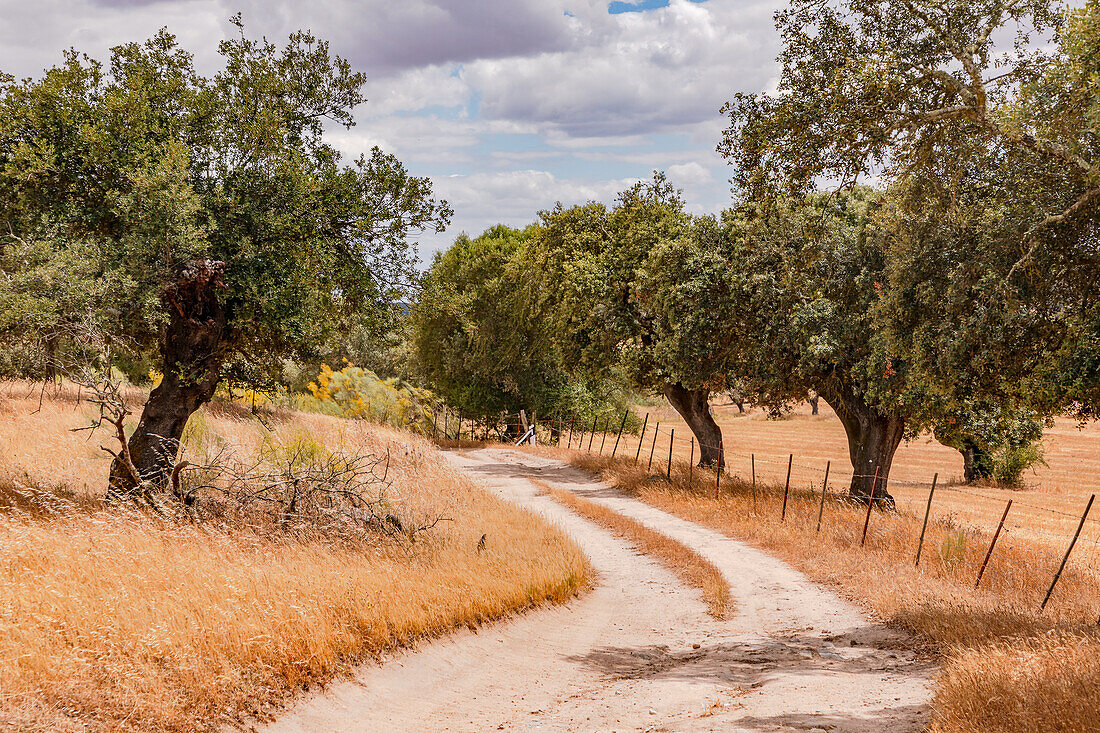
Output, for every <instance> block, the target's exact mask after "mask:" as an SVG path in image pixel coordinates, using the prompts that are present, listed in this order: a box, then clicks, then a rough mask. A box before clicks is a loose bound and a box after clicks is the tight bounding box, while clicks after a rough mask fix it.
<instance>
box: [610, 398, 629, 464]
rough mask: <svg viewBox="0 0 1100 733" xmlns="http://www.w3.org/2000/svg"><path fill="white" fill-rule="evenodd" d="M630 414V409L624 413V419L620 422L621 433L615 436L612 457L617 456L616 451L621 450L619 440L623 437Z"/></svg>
mask: <svg viewBox="0 0 1100 733" xmlns="http://www.w3.org/2000/svg"><path fill="white" fill-rule="evenodd" d="M629 414H630V410H627V411H626V412H624V413H623V421H622V422H621V423H619V434H618V435H616V436H615V447H614V448H612V449H611V457H612V458H614V457H615V453H616V451H618V450H619V440H620V439H621V438H622V437H623V428H625V427H626V416H627V415H629Z"/></svg>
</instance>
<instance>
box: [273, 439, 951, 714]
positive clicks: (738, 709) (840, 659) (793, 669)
mask: <svg viewBox="0 0 1100 733" xmlns="http://www.w3.org/2000/svg"><path fill="white" fill-rule="evenodd" d="M449 456H450V458H451V460H452V461H453V462H454V463H455V465H457V466H459V467H460V468H462V469H464V470H465V471H467V472H468V473H469V474H471V475H472V476H473V477H474V478H475V479H477V480H479V481H481V482H482V483H483V484H485V485H486V486H488V487H489V488H490V489H492V490H493V491H495V492H496V493H497V494H499V495H500V496H502V497H504V498H505V499H508V500H509V501H513V502H515V503H517V504H520V505H522V506H525V507H528V508H530V509H532V510H533V511H536V512H539V513H540V514H542V515H543V516H545V517H546V518H547V519H549V520H550V521H553V522H555V523H557V524H559V525H560V526H562V527H563V528H564V529H565V530H566V531H568V532H569V533H570V534H571V535H572V536H573V537H574V538H575V539H576V540H577V542H578V543H579V544H580V545H581V546H582V547H583V548H584V550H585V552H587V553H588V555H589V557H590V558H591V559H592V563H593V565H594V566H595V567H596V570H597V571H598V573H599V581H598V586H597V587H596V588H595V589H594V590H592V591H591V592H589V593H588V594H586V595H585V596H584V597H582V598H580V599H578V600H577V601H574V602H573V603H570V604H568V605H566V606H563V607H556V608H548V609H542V610H538V611H534V612H531V613H528V614H526V615H524V616H522V617H520V618H517V619H514V620H512V621H509V622H506V623H502V624H496V625H492V626H489V627H486V628H483V629H481V630H480V631H479V632H477V633H474V632H459V633H456V634H453V635H451V636H449V637H447V638H445V639H440V640H438V641H434V642H431V643H428V644H425V645H424V646H423V647H422V648H420V649H417V650H410V651H408V652H403V653H400V654H398V655H396V656H395V657H394V658H393V659H391V660H389V661H387V662H385V663H383V664H381V665H367V666H364V668H362V669H361V670H360V672H359V673H358V674H357V675H356V676H355V677H354V678H353V679H352V680H348V681H342V682H338V683H335V684H333V685H330V686H329V688H328V689H327V690H326V691H325V692H323V693H321V694H317V695H312V696H309V697H306V698H303V699H302V700H301V701H299V703H298V704H297V705H295V706H294V707H292V708H291V709H290V710H289V711H287V712H286V713H285V714H284V716H283V717H282V718H280V719H279V720H278V721H276V722H275V723H273V724H271V725H269V726H266V727H263V728H261V730H263V731H266V733H301V732H302V731H326V732H327V731H347V732H350V731H485V730H511V731H528V730H540V731H642V730H644V731H719V730H721V731H822V730H824V731H852V732H863V731H867V732H870V731H899V732H902V733H904V732H907V731H919V730H922V729H923V728H924V727H925V724H926V721H927V716H928V700H929V698H930V697H931V692H930V685H929V677H930V675H931V673H932V672H933V669H932V666H931V664H930V663H929V662H927V661H926V660H922V659H920V658H918V657H916V656H915V655H914V654H913V653H912V652H910V651H908V650H907V649H906V648H905V642H906V640H905V638H904V637H902V636H901V635H899V634H897V633H895V632H893V631H891V630H888V629H885V628H883V627H882V626H881V625H878V624H875V623H873V622H871V621H868V620H867V619H866V617H865V616H863V615H862V614H861V613H860V612H859V611H858V610H857V609H856V608H855V607H853V606H852V605H851V604H849V603H847V602H845V601H843V600H841V599H840V598H839V597H837V596H836V595H835V594H833V593H832V592H830V591H828V590H826V589H824V588H822V587H820V586H818V585H815V584H814V583H812V582H810V581H809V580H808V579H807V578H806V577H805V576H804V575H802V574H801V573H799V572H797V571H796V570H794V569H793V568H791V567H790V566H788V565H787V564H785V563H783V562H782V561H780V560H777V559H775V558H772V557H771V556H769V555H767V554H765V553H763V552H760V551H759V550H756V549H753V548H751V547H748V546H747V545H744V544H742V543H740V542H737V541H735V540H731V539H729V538H727V537H725V536H723V535H720V534H718V533H717V532H714V531H712V530H708V529H705V528H703V527H699V526H698V525H695V524H692V523H690V522H686V521H684V520H681V519H678V518H676V517H673V516H672V515H669V514H667V513H665V512H662V511H660V510H659V509H655V508H653V507H650V506H648V505H646V504H643V503H641V502H639V501H637V500H634V499H631V498H629V497H625V496H622V495H621V494H619V493H618V492H616V491H614V490H612V489H610V488H609V487H607V486H606V485H604V484H602V483H599V482H597V481H594V480H593V478H592V477H591V476H590V475H589V474H587V473H584V472H583V471H580V470H579V469H576V468H572V467H570V466H566V465H565V464H563V463H561V462H560V461H556V460H553V459H549V458H544V457H540V456H534V455H530V454H526V453H521V452H518V451H513V450H499V449H489V450H480V451H472V452H468V453H464V454H449ZM533 477H537V478H539V479H541V480H543V481H546V482H548V483H551V484H553V485H555V486H558V487H560V488H564V489H567V490H570V491H574V492H576V493H577V494H578V495H580V496H583V497H585V498H587V499H590V500H592V501H595V502H598V503H600V504H603V505H604V506H607V507H609V508H611V509H614V510H615V511H618V512H620V513H622V514H625V515H627V516H630V517H632V518H633V519H635V520H637V521H639V522H641V523H643V524H645V525H646V526H649V527H651V528H653V529H656V530H659V531H661V532H663V533H665V534H667V535H669V536H670V537H673V538H674V539H676V540H679V541H680V542H683V543H684V544H686V545H689V546H690V547H692V548H693V549H695V550H696V551H698V552H699V553H700V554H701V555H703V556H704V557H706V558H707V559H708V560H710V561H711V562H712V563H714V564H715V565H716V566H717V567H718V568H719V570H720V571H721V572H722V574H723V575H724V576H725V577H726V579H727V581H728V582H729V583H730V586H731V590H732V595H733V597H734V602H735V603H736V604H737V607H736V612H735V614H734V616H733V618H731V619H729V620H725V621H715V620H713V619H711V618H710V617H709V616H707V614H706V613H705V609H704V606H703V604H702V602H701V600H700V599H699V594H698V592H697V591H696V590H694V589H691V588H688V587H687V586H685V585H684V584H683V583H682V582H681V581H680V580H679V579H678V578H676V577H675V576H674V575H673V574H671V573H670V572H669V571H667V570H665V569H664V568H662V567H661V566H660V565H658V564H657V563H656V562H654V561H653V560H651V559H649V558H647V557H644V556H639V555H638V554H636V553H635V552H634V551H633V549H632V548H631V547H629V546H628V545H627V544H625V543H624V542H623V541H621V540H618V539H616V538H615V537H613V536H612V535H611V534H609V533H608V532H607V531H605V530H603V529H601V528H599V527H597V526H596V525H594V524H592V523H590V522H588V521H587V520H584V519H581V518H580V517H578V516H576V515H574V514H572V513H571V512H569V511H568V510H566V509H565V508H564V507H562V506H560V505H559V504H557V503H556V502H554V501H553V500H552V499H550V498H549V497H547V496H543V495H541V494H540V492H539V489H538V488H537V487H536V486H535V485H534V484H533V483H532V482H531V481H530V478H533ZM489 541H490V542H491V541H492V538H489Z"/></svg>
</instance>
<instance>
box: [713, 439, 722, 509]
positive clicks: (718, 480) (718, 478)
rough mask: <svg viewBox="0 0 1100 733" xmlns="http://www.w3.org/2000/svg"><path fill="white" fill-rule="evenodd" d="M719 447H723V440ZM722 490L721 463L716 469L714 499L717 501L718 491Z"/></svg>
mask: <svg viewBox="0 0 1100 733" xmlns="http://www.w3.org/2000/svg"><path fill="white" fill-rule="evenodd" d="M718 445H719V446H721V445H722V440H721V439H719V440H718ZM718 450H719V451H721V450H722V449H721V448H719V449H718ZM720 488H722V464H721V463H719V464H718V465H717V466H715V468H714V498H715V499H717V498H718V489H720Z"/></svg>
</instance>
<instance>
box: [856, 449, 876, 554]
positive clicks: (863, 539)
mask: <svg viewBox="0 0 1100 733" xmlns="http://www.w3.org/2000/svg"><path fill="white" fill-rule="evenodd" d="M877 488H878V466H875V479H874V481H872V482H871V498H870V499H869V500H868V502H867V517H866V518H865V519H864V520H863V537H861V538H860V540H859V546H860V547H863V546H864V545H865V544H867V527H869V526H870V524H871V509H873V508H874V506H875V489H877Z"/></svg>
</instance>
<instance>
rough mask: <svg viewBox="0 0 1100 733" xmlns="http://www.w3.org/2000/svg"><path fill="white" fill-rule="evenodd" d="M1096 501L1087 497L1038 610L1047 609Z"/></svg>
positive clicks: (1092, 497) (1094, 496)
mask: <svg viewBox="0 0 1100 733" xmlns="http://www.w3.org/2000/svg"><path fill="white" fill-rule="evenodd" d="M1095 499H1096V494H1093V495H1092V496H1090V497H1089V503H1088V504H1086V505H1085V513H1084V514H1082V515H1081V523H1080V524H1078V525H1077V531H1076V532H1074V533H1073V539H1072V540H1070V543H1069V547H1068V548H1066V554H1065V557H1063V558H1062V564H1061V565H1059V566H1058V572H1057V573H1055V574H1054V580H1052V581H1051V582H1050V588H1049V589H1047V595H1046V598H1044V599H1043V602H1042V604H1040V606H1039V610H1040V611H1042V610H1043V609H1044V608H1046V607H1047V601H1049V600H1050V596H1051V594H1052V593H1054V586H1055V585H1057V584H1058V579H1059V578H1061V577H1062V571H1063V570H1065V569H1066V563H1067V562H1069V553H1071V552H1073V546H1074V545H1076V544H1077V538H1078V537H1080V536H1081V529H1082V528H1083V527H1084V526H1085V520H1086V519H1087V518H1088V516H1089V509H1092V502H1093V501H1094V500H1095Z"/></svg>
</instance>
